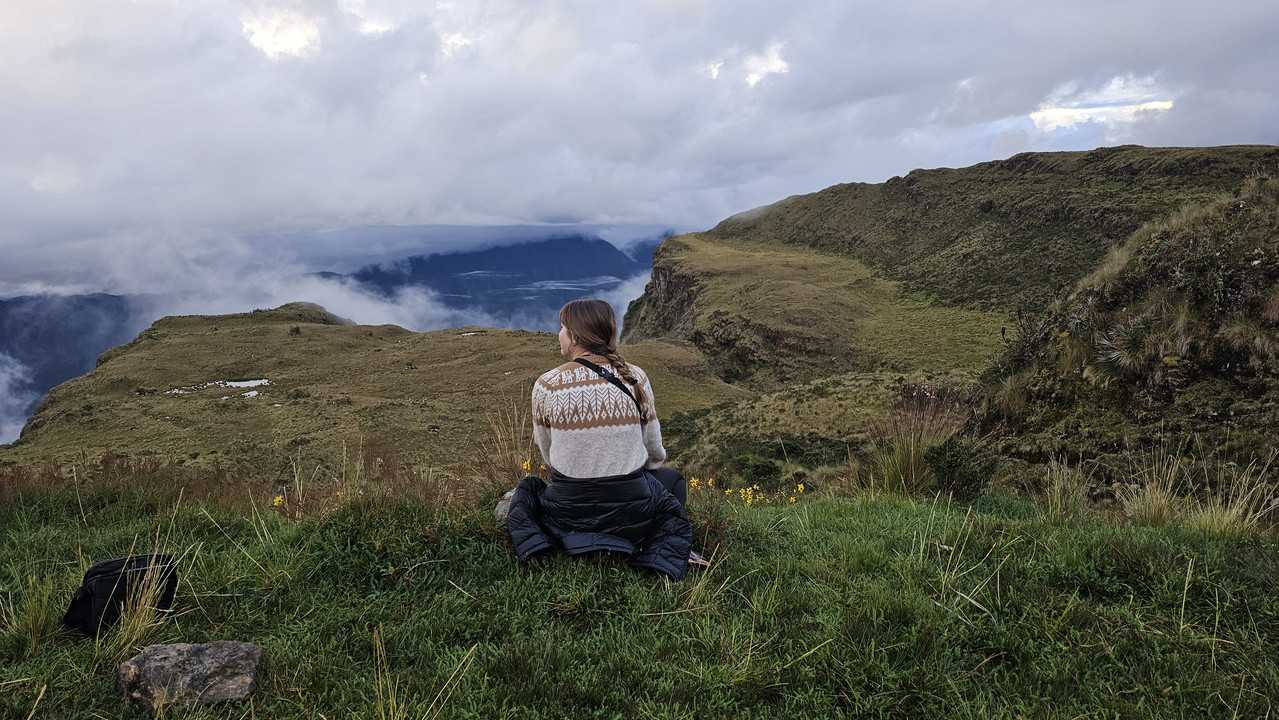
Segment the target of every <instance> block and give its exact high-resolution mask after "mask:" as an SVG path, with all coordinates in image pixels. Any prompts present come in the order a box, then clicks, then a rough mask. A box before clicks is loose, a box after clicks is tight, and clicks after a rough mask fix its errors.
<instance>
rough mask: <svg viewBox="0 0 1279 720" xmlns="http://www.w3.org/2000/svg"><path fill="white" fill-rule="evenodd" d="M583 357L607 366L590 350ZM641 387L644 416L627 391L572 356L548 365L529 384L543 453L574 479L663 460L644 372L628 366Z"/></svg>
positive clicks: (650, 465)
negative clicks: (560, 363) (559, 363)
mask: <svg viewBox="0 0 1279 720" xmlns="http://www.w3.org/2000/svg"><path fill="white" fill-rule="evenodd" d="M581 357H583V358H584V359H586V360H589V361H591V362H594V363H596V364H599V365H602V366H603V367H604V368H605V369H606V370H607V369H609V362H608V359H607V358H605V357H603V356H601V355H597V354H594V353H587V354H584V355H582V356H581ZM629 367H630V370H631V372H632V373H633V374H634V377H635V379H636V380H637V381H638V385H639V386H640V387H641V388H642V389H643V393H644V395H643V397H644V400H645V402H644V409H645V420H644V422H643V423H641V422H640V414H639V410H638V408H637V407H636V405H635V401H634V400H633V399H632V398H631V396H629V395H627V394H626V393H625V392H624V391H623V390H622V389H621V388H620V387H618V386H616V385H614V384H613V383H611V382H609V381H608V380H607V379H606V378H603V377H601V376H600V375H599V374H598V373H596V372H595V371H594V370H592V369H591V368H589V367H587V366H585V365H582V364H581V363H578V362H576V361H570V362H566V363H564V364H562V365H560V366H559V367H556V368H554V369H552V370H548V371H547V372H545V373H543V374H542V375H541V377H539V378H538V379H537V381H536V382H535V383H534V384H533V437H534V440H535V441H536V442H537V446H538V448H539V449H540V450H541V452H542V458H543V459H544V460H545V461H546V463H547V464H548V465H550V466H551V467H552V468H554V469H555V470H557V471H559V473H560V474H562V475H566V476H568V477H575V478H598V477H609V476H613V475H624V474H627V473H630V472H633V471H635V470H638V469H639V468H641V467H648V468H655V467H658V466H660V465H661V464H662V463H663V462H664V461H665V460H666V449H665V448H663V447H662V431H661V424H660V423H659V422H658V420H657V412H656V410H655V405H654V403H653V388H652V385H651V384H650V383H649V380H648V375H647V374H645V373H644V371H643V369H641V368H640V367H638V366H636V365H630V366H629Z"/></svg>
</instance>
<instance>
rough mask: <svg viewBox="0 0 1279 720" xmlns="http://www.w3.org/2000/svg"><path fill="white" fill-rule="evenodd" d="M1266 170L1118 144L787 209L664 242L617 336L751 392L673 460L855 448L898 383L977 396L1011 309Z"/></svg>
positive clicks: (813, 197) (1216, 151) (699, 430)
mask: <svg viewBox="0 0 1279 720" xmlns="http://www.w3.org/2000/svg"><path fill="white" fill-rule="evenodd" d="M1259 169H1279V148H1274V147H1252V146H1238V147H1220V148H1142V147H1134V146H1125V147H1117V148H1100V149H1097V150H1094V151H1091V152H1063V153H1023V154H1021V155H1017V156H1014V157H1012V158H1010V159H1008V160H1002V161H995V162H988V163H982V164H979V165H975V166H972V167H969V168H962V169H947V168H942V169H935V170H916V171H912V172H911V173H909V174H908V175H906V176H905V177H900V178H893V179H892V180H889V181H888V182H885V183H881V184H865V183H850V184H843V185H836V186H833V187H830V188H827V189H825V190H822V191H820V192H817V193H812V194H809V195H800V196H793V197H790V198H787V199H785V200H782V201H780V202H778V203H774V204H772V205H769V206H765V207H762V208H757V209H755V210H751V211H748V212H745V213H741V214H739V215H735V216H733V217H731V218H728V219H726V220H724V221H723V222H721V223H720V224H719V225H717V226H716V227H714V228H713V229H711V230H709V231H707V232H702V233H692V234H688V235H683V236H677V237H674V238H671V239H668V240H667V241H666V242H665V243H663V245H662V246H661V247H660V248H659V250H658V252H657V253H656V255H655V257H654V267H653V275H652V279H651V282H650V284H649V285H648V287H647V288H646V289H645V293H644V295H643V296H642V297H641V298H639V299H638V300H636V301H635V302H634V303H632V304H631V306H630V308H629V309H628V312H627V317H626V328H627V330H626V332H627V337H628V338H631V339H638V338H680V339H684V340H688V341H690V342H692V343H693V344H694V345H696V346H697V347H698V348H699V349H701V350H702V351H703V352H704V353H705V354H706V356H707V357H708V358H709V360H710V362H711V365H712V367H713V368H714V369H715V371H716V373H717V374H718V375H719V376H720V377H722V378H724V379H726V380H729V381H730V382H733V383H736V384H741V385H745V386H748V387H751V388H753V389H755V390H758V391H761V393H762V394H761V395H760V396H757V397H754V398H750V399H746V400H742V401H739V402H736V403H733V404H730V405H725V406H722V407H717V408H715V409H714V410H713V411H709V412H700V413H698V414H696V416H689V417H684V418H680V419H678V420H677V421H676V422H674V423H671V424H670V427H671V431H672V433H673V437H672V442H671V444H672V446H673V447H674V448H676V449H677V450H678V451H680V452H681V453H682V457H683V458H684V459H686V460H692V461H694V462H695V463H696V464H698V465H718V466H720V467H724V466H740V467H743V468H745V467H747V466H752V465H756V466H759V467H760V468H763V469H764V470H767V466H769V465H772V466H774V467H782V466H784V465H786V464H788V462H789V460H790V457H789V456H790V453H791V451H793V450H794V449H795V448H796V447H799V448H801V449H802V450H804V449H805V448H806V450H804V452H802V453H801V454H804V455H817V456H821V457H823V458H828V457H831V456H833V455H834V454H835V450H836V446H838V445H840V444H845V445H853V446H855V445H856V444H857V442H858V439H859V438H863V439H864V438H865V436H866V432H867V429H868V428H867V425H868V422H869V421H871V420H873V419H874V418H876V417H878V416H881V415H882V413H883V410H884V408H885V406H886V403H888V402H889V401H890V400H891V399H892V398H893V397H894V392H895V390H894V387H900V386H901V384H902V383H903V382H906V383H909V382H937V381H944V382H945V383H947V384H951V385H967V384H970V383H972V382H973V381H975V379H976V378H977V376H978V375H979V374H981V373H982V372H983V371H984V370H986V369H987V368H988V367H989V366H990V364H991V363H992V361H994V360H995V359H996V357H997V356H998V355H999V354H1000V353H1001V352H1003V351H1004V349H1005V347H1006V345H1007V343H1008V342H1009V341H1011V339H1012V336H1013V335H1015V334H1016V333H1015V332H1013V331H1014V329H1015V328H1014V325H1015V322H1014V317H1013V316H1014V311H1015V310H1016V309H1022V310H1024V309H1025V308H1032V309H1033V311H1034V312H1042V309H1043V308H1044V307H1045V306H1046V305H1047V303H1048V302H1049V300H1050V299H1051V298H1052V297H1055V296H1056V295H1057V294H1058V293H1059V292H1060V291H1059V288H1069V287H1071V286H1072V285H1073V284H1074V283H1076V282H1078V281H1079V280H1080V279H1082V278H1083V277H1085V276H1086V275H1088V274H1089V273H1092V272H1093V270H1094V268H1096V267H1097V265H1098V263H1099V262H1101V261H1102V260H1103V259H1104V258H1105V257H1106V254H1107V253H1108V252H1109V251H1111V250H1112V249H1113V248H1116V247H1118V246H1120V245H1122V244H1124V243H1125V242H1126V241H1127V239H1128V238H1130V237H1132V236H1133V234H1134V232H1136V231H1137V230H1138V229H1139V228H1142V227H1144V226H1145V225H1147V224H1149V223H1154V222H1159V221H1163V220H1166V219H1167V218H1170V217H1173V216H1176V215H1177V213H1179V212H1180V211H1181V210H1182V209H1183V208H1185V207H1188V206H1195V205H1197V204H1199V203H1203V202H1212V201H1213V200H1214V199H1216V198H1218V197H1220V196H1221V195H1222V194H1223V193H1229V192H1230V191H1232V190H1235V189H1237V188H1238V187H1239V185H1240V183H1242V182H1243V181H1244V179H1245V178H1247V177H1248V176H1249V175H1250V174H1252V173H1254V172H1256V171H1258V170H1259ZM1019 306H1020V307H1019ZM1057 443H1058V445H1068V444H1069V439H1068V438H1067V437H1065V436H1062V437H1059V438H1058V439H1057ZM788 444H789V445H790V447H791V450H783V449H782V448H784V447H786V446H787V445H788ZM770 448H771V449H770ZM810 451H811V452H810ZM764 460H767V462H764ZM761 463H763V464H761Z"/></svg>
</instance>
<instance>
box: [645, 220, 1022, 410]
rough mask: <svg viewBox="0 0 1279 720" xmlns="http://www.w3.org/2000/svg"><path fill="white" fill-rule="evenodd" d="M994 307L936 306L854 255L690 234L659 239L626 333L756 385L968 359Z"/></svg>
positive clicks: (993, 328) (995, 335)
mask: <svg viewBox="0 0 1279 720" xmlns="http://www.w3.org/2000/svg"><path fill="white" fill-rule="evenodd" d="M1003 320H1004V316H1003V315H1002V314H1001V313H995V312H982V311H975V310H966V309H962V308H953V307H940V306H937V305H935V304H932V303H929V302H927V301H925V300H923V299H920V298H919V297H916V296H913V295H911V294H909V293H906V292H904V291H903V290H902V289H901V287H900V285H899V283H897V282H894V281H891V280H886V279H884V278H883V277H881V276H878V275H876V274H875V273H874V272H872V271H871V270H870V269H869V268H868V267H866V266H865V265H863V264H862V263H861V262H859V261H857V260H856V259H853V258H850V257H845V256H840V255H832V254H829V253H824V252H818V251H815V250H811V249H809V248H803V247H790V246H785V245H778V244H769V243H764V242H747V241H735V242H732V243H729V242H725V241H723V240H722V239H720V238H718V237H716V236H715V235H713V234H703V233H693V234H689V235H681V236H678V237H675V238H671V239H668V240H666V241H665V242H664V243H662V246H661V248H659V250H658V253H657V255H656V256H655V258H654V266H653V279H652V281H651V283H650V285H649V287H648V288H647V289H646V291H645V295H644V297H641V298H640V299H639V300H636V301H635V302H634V303H632V304H631V306H630V308H629V309H628V311H627V314H626V323H625V326H626V328H627V330H626V333H627V337H628V338H639V337H677V338H682V339H687V340H690V341H691V342H692V343H693V344H695V345H696V346H697V347H698V348H699V349H701V350H702V351H703V352H704V353H705V354H706V355H707V357H708V358H709V359H710V362H711V364H712V367H714V369H715V370H716V372H717V373H718V374H719V376H720V377H722V378H724V379H725V380H728V381H730V382H746V383H747V384H749V385H751V386H755V387H761V388H765V389H767V388H775V387H778V386H780V385H782V384H784V383H786V382H792V381H804V380H810V379H814V378H818V377H824V376H827V375H832V374H835V373H840V372H851V371H873V370H895V371H899V372H900V371H915V370H924V371H935V370H951V369H979V368H981V367H983V366H984V365H985V364H986V363H988V362H989V360H990V359H991V358H992V357H993V356H994V354H995V353H996V352H997V351H998V349H999V347H1000V333H999V330H1000V326H1001V323H1002V322H1003Z"/></svg>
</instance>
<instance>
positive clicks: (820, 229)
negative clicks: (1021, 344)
mask: <svg viewBox="0 0 1279 720" xmlns="http://www.w3.org/2000/svg"><path fill="white" fill-rule="evenodd" d="M1258 171H1268V172H1271V173H1274V172H1276V171H1279V148H1276V147H1273V146H1225V147H1208V148H1146V147H1139V146H1132V145H1129V146H1120V147H1109V148H1097V149H1096V150H1091V151H1087V152H1045V153H1030V152H1028V153H1020V154H1018V155H1014V156H1013V157H1011V158H1008V159H1007V160H996V161H992V162H985V163H980V164H977V165H973V166H971V167H966V168H958V169H952V168H936V169H930V170H913V171H911V172H910V173H908V174H907V175H905V176H904V177H894V178H892V179H890V180H888V181H887V182H884V183H878V184H869V183H843V184H839V185H834V186H831V187H829V188H826V189H825V190H821V191H819V192H815V193H811V194H807V195H796V196H792V197H789V198H786V199H785V200H782V201H780V202H777V203H774V204H772V205H769V206H766V207H763V208H757V209H755V210H751V211H748V212H746V213H741V214H739V215H735V216H733V217H730V218H728V219H726V220H724V221H723V222H721V223H720V224H719V225H717V226H716V227H715V228H713V229H712V230H711V231H710V233H709V234H711V235H713V236H715V237H718V238H721V239H728V240H738V239H741V240H747V241H753V242H767V243H772V244H785V245H799V246H807V247H812V248H817V249H821V250H824V251H827V252H831V253H839V254H843V255H847V256H850V257H854V258H857V259H858V260H861V261H862V262H864V263H866V264H868V265H869V266H871V267H874V268H876V269H878V270H880V271H882V272H883V273H885V274H886V275H887V276H888V277H891V278H894V279H897V280H902V281H904V282H905V283H906V285H907V287H908V288H910V289H912V290H915V291H918V292H921V293H924V294H926V295H927V296H928V297H930V298H933V299H935V300H937V301H939V302H942V303H945V304H948V305H953V304H958V305H963V306H968V307H982V308H1002V309H1005V310H1011V309H1014V308H1017V307H1019V306H1020V305H1022V304H1023V303H1026V302H1030V303H1032V304H1034V305H1039V306H1042V305H1043V304H1046V303H1047V301H1048V300H1049V299H1051V297H1052V296H1053V294H1054V293H1055V291H1057V290H1058V289H1061V288H1065V287H1068V286H1069V285H1070V284H1072V283H1073V282H1074V281H1076V280H1078V279H1079V278H1081V277H1083V276H1084V275H1086V274H1088V273H1089V272H1091V271H1092V270H1093V268H1094V267H1095V266H1096V265H1097V263H1098V261H1100V260H1101V259H1102V257H1103V256H1104V255H1105V254H1106V253H1107V251H1108V250H1109V249H1110V248H1111V247H1113V246H1114V245H1115V244H1117V243H1119V242H1120V241H1121V240H1123V239H1124V238H1126V237H1128V236H1129V235H1131V234H1132V233H1133V232H1134V231H1136V230H1137V229H1138V228H1139V227H1140V226H1141V225H1142V224H1143V223H1146V222H1150V221H1153V220H1156V219H1157V218H1160V217H1162V216H1166V215H1169V214H1171V213H1174V212H1176V211H1177V210H1179V209H1180V208H1181V207H1182V206H1184V205H1187V204H1193V203H1197V202H1202V201H1205V200H1209V199H1211V198H1212V197H1213V196H1215V195H1217V194H1219V193H1222V192H1229V191H1231V190H1233V189H1234V188H1236V187H1238V185H1239V183H1240V182H1242V181H1243V180H1244V178H1245V177H1247V176H1248V175H1249V174H1251V173H1253V172H1258Z"/></svg>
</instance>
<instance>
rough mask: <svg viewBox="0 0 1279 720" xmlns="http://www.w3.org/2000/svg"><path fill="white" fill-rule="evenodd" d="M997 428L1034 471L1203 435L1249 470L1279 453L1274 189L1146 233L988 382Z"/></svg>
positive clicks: (1248, 185) (1031, 323) (1245, 187)
mask: <svg viewBox="0 0 1279 720" xmlns="http://www.w3.org/2000/svg"><path fill="white" fill-rule="evenodd" d="M987 381H988V382H989V383H990V384H991V385H992V400H991V406H990V407H989V408H988V415H987V419H988V421H1000V420H1002V421H1004V422H1005V423H1007V424H1008V425H1010V426H1011V428H1012V429H1013V431H1014V436H1013V438H1012V439H1010V441H1009V450H1010V451H1012V452H1020V453H1021V454H1023V455H1026V456H1028V457H1031V458H1042V457H1043V456H1045V455H1046V454H1052V453H1061V452H1069V453H1071V454H1073V455H1081V456H1104V455H1106V454H1108V453H1114V452H1118V451H1121V450H1123V449H1124V448H1126V447H1128V446H1132V445H1136V446H1143V445H1149V444H1151V443H1152V442H1157V441H1159V439H1160V438H1165V439H1173V441H1174V442H1175V441H1176V440H1177V439H1179V438H1185V437H1187V436H1189V435H1190V434H1192V433H1194V434H1197V435H1198V436H1200V438H1201V439H1202V440H1203V441H1205V443H1206V446H1207V450H1208V451H1210V452H1220V453H1224V454H1226V455H1228V456H1230V455H1233V456H1236V457H1237V458H1238V459H1240V460H1244V461H1245V462H1246V461H1247V459H1248V458H1249V457H1250V456H1254V455H1257V454H1260V455H1262V456H1263V457H1264V456H1265V455H1266V454H1267V453H1268V452H1269V451H1271V450H1276V449H1279V440H1276V435H1275V428H1279V180H1276V179H1275V178H1270V177H1260V176H1259V177H1254V178H1251V179H1249V180H1247V181H1245V182H1244V183H1243V184H1242V186H1241V187H1239V188H1237V189H1236V190H1235V192H1233V193H1230V194H1224V195H1221V196H1219V197H1216V198H1213V199H1211V200H1209V201H1207V202H1205V203H1202V204H1198V205H1194V206H1190V207H1187V208H1185V209H1183V210H1182V211H1181V212H1179V213H1177V214H1175V215H1173V216H1171V217H1168V218H1164V219H1161V220H1159V221H1156V222H1153V223H1150V224H1148V225H1146V226H1144V227H1142V228H1141V229H1140V230H1139V231H1138V232H1136V233H1134V234H1133V235H1132V237H1131V238H1129V239H1128V240H1126V241H1125V242H1124V243H1123V244H1121V245H1119V246H1117V247H1116V248H1114V250H1113V251H1112V252H1111V253H1110V254H1109V256H1108V257H1107V258H1106V259H1105V261H1104V262H1102V263H1101V264H1099V266H1098V267H1097V268H1096V269H1095V270H1094V271H1093V272H1092V273H1091V274H1089V275H1088V276H1087V277H1086V278H1084V279H1083V280H1082V281H1080V283H1079V285H1078V286H1077V287H1076V288H1075V289H1074V290H1073V291H1071V292H1070V293H1068V294H1066V295H1065V296H1064V297H1063V298H1062V299H1061V300H1059V301H1058V302H1056V303H1054V304H1053V305H1052V306H1051V307H1049V308H1048V309H1047V311H1046V312H1044V313H1043V314H1042V315H1041V316H1039V317H1038V318H1034V319H1033V320H1027V322H1026V323H1025V324H1024V327H1023V328H1022V331H1021V332H1020V333H1019V336H1018V338H1017V341H1016V342H1015V343H1014V344H1013V345H1012V346H1011V347H1010V348H1009V350H1008V351H1007V353H1006V354H1004V355H1003V356H1002V357H1001V358H1000V361H999V362H998V363H997V364H996V366H995V367H994V368H992V370H991V372H990V373H989V374H988V377H987Z"/></svg>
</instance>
